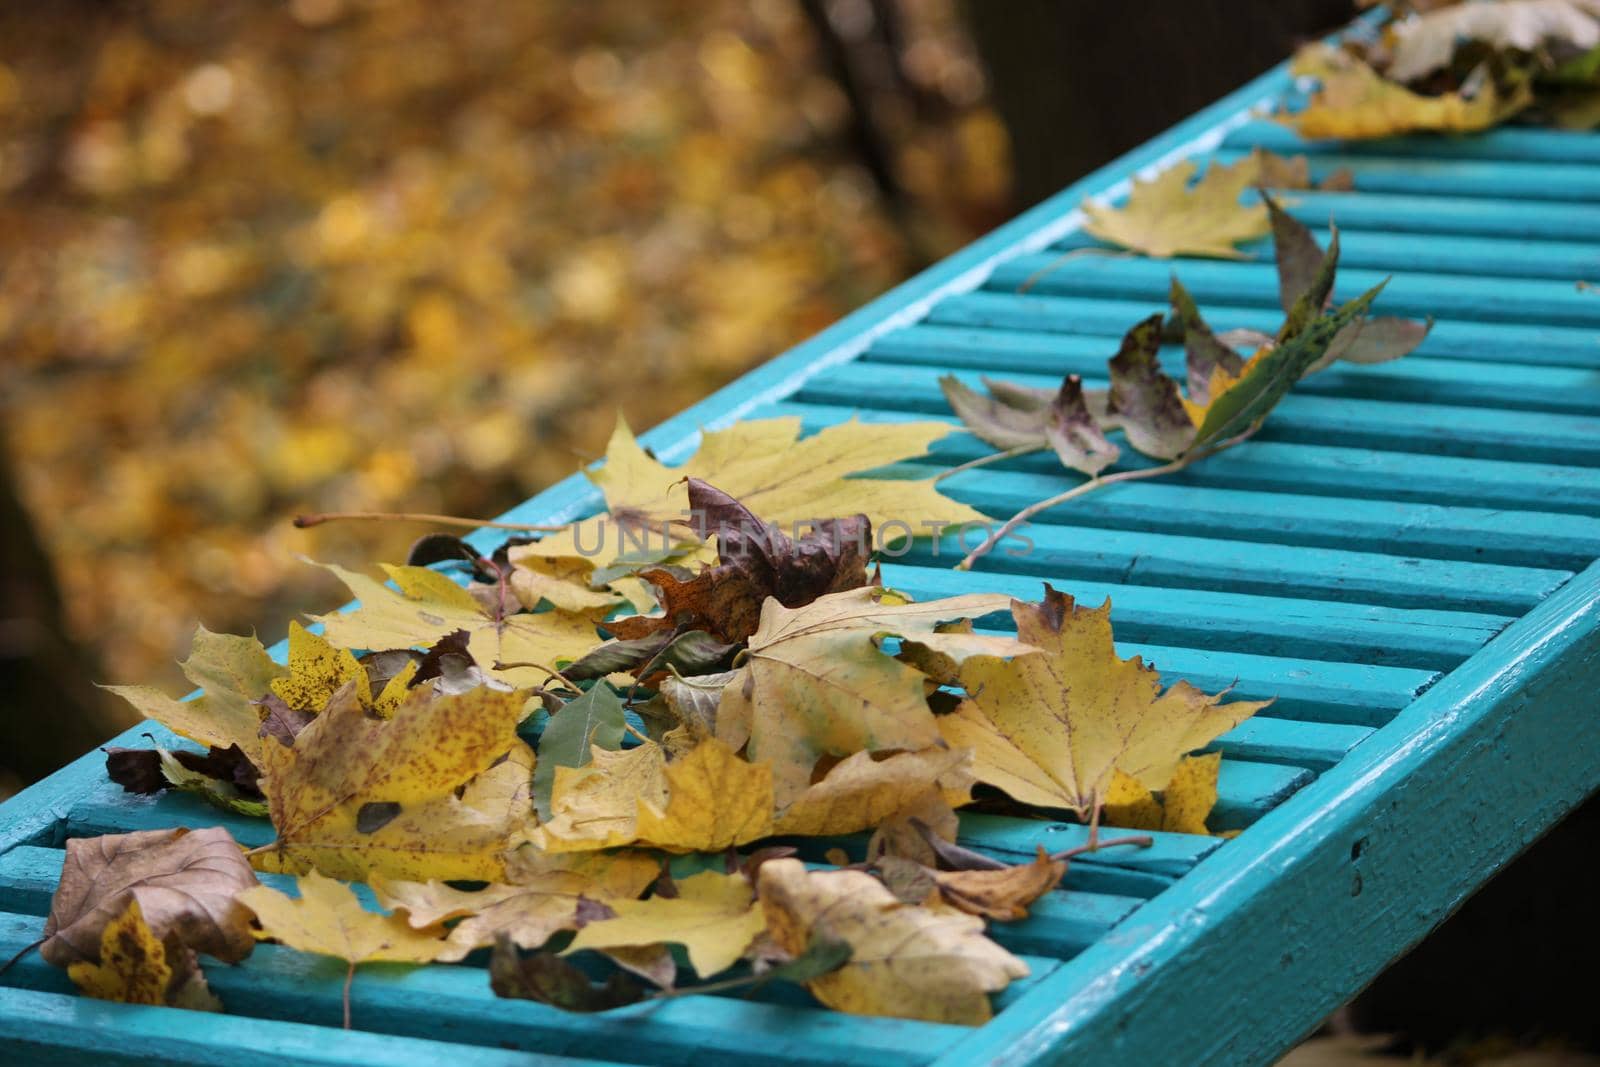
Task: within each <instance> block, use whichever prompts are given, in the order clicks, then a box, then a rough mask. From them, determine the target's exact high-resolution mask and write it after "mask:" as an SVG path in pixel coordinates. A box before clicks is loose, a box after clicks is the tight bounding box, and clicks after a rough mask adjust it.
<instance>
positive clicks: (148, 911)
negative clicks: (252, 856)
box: [39, 826, 256, 967]
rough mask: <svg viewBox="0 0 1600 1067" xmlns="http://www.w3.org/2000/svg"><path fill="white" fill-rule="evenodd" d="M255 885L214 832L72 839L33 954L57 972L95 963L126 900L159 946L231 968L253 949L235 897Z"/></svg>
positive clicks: (226, 839)
mask: <svg viewBox="0 0 1600 1067" xmlns="http://www.w3.org/2000/svg"><path fill="white" fill-rule="evenodd" d="M254 885H256V876H255V872H254V871H252V870H251V869H250V865H249V864H248V863H246V862H245V859H244V856H243V854H242V853H241V852H240V851H239V846H238V844H237V843H235V842H234V840H233V837H232V836H231V835H229V833H228V831H226V830H224V829H222V828H221V827H220V826H216V827H209V828H207V829H204V830H193V831H190V830H184V829H176V830H143V831H139V832H137V833H131V834H107V835H105V836H103V837H78V838H71V839H69V840H68V841H67V847H66V859H65V861H64V862H63V863H62V867H61V881H60V884H59V885H58V886H57V888H56V893H55V896H54V898H52V899H51V901H50V917H49V918H48V919H47V920H45V926H44V936H45V940H44V942H43V944H41V945H40V947H39V954H40V955H41V956H43V957H44V958H45V959H46V960H47V961H48V962H50V963H53V964H55V965H56V966H57V967H65V966H68V965H69V964H72V963H76V962H79V961H81V960H88V961H93V960H96V959H98V958H99V955H100V947H101V937H102V935H103V933H104V930H105V927H106V924H107V923H109V922H110V921H111V920H112V919H113V918H115V917H117V916H119V915H122V914H123V913H124V912H126V911H127V910H128V902H129V901H130V900H131V901H137V902H138V904H139V911H140V922H141V923H142V924H143V925H145V926H147V927H148V928H149V929H150V931H151V932H152V934H153V935H154V937H155V938H156V939H157V940H158V941H161V942H164V943H167V944H175V945H182V946H184V947H186V948H188V949H190V950H191V951H194V952H203V953H205V954H206V955H208V956H215V957H216V958H217V959H219V960H223V961H225V962H227V963H237V962H239V961H240V960H242V959H244V958H245V957H246V956H248V955H249V954H250V950H251V948H252V947H253V946H254V944H255V942H254V939H253V938H252V937H251V935H250V914H249V912H247V911H246V910H245V909H244V908H242V907H240V905H239V904H238V902H237V899H236V898H237V895H238V893H239V892H240V891H241V890H243V889H247V888H249V887H251V886H254Z"/></svg>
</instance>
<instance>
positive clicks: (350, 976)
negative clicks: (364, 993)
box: [344, 960, 356, 1030]
mask: <svg viewBox="0 0 1600 1067" xmlns="http://www.w3.org/2000/svg"><path fill="white" fill-rule="evenodd" d="M349 963H350V966H349V968H348V969H346V970H345V972H344V1028H345V1029H346V1030H348V1029H350V984H351V983H352V982H354V981H355V980H356V961H355V960H350V961H349Z"/></svg>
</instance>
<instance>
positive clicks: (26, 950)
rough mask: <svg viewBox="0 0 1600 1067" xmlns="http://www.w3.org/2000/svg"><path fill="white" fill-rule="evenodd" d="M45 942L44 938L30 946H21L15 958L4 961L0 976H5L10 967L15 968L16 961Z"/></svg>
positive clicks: (0, 968)
mask: <svg viewBox="0 0 1600 1067" xmlns="http://www.w3.org/2000/svg"><path fill="white" fill-rule="evenodd" d="M45 941H46V938H43V937H41V938H40V939H39V940H37V941H35V942H33V943H32V944H28V945H23V946H22V951H21V952H19V953H17V954H16V955H15V956H12V957H11V958H10V959H9V960H6V964H5V966H4V967H0V974H5V973H6V972H7V971H9V970H10V969H11V968H12V967H14V966H16V963H17V961H18V960H20V959H22V957H24V956H26V955H27V954H28V953H30V952H32V951H33V950H34V949H36V948H38V947H39V946H40V945H42V944H44V943H45Z"/></svg>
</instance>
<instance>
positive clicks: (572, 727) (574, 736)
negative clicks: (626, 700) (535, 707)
mask: <svg viewBox="0 0 1600 1067" xmlns="http://www.w3.org/2000/svg"><path fill="white" fill-rule="evenodd" d="M626 721H627V720H626V718H625V716H624V715H623V710H622V698H621V697H620V696H618V695H617V691H616V690H615V689H612V688H611V687H610V686H609V685H607V684H606V683H605V682H596V683H595V684H594V686H593V688H591V689H590V690H589V691H588V692H586V693H584V694H583V695H582V696H579V697H575V698H573V699H572V700H570V701H568V702H567V703H566V704H565V705H563V706H562V708H561V710H560V711H558V712H556V713H555V714H554V715H551V716H550V721H549V722H548V723H546V724H545V728H544V734H543V736H541V737H540V738H539V758H538V761H537V762H536V763H535V764H534V768H533V804H534V807H535V808H537V809H538V812H539V818H540V819H542V820H545V821H548V820H549V819H550V815H551V811H550V792H551V790H552V789H554V788H555V784H556V768H557V767H585V766H588V763H589V750H590V747H591V746H593V745H599V746H600V747H601V748H604V749H610V750H613V751H615V750H616V749H618V748H621V747H622V732H623V724H624V723H625V722H626Z"/></svg>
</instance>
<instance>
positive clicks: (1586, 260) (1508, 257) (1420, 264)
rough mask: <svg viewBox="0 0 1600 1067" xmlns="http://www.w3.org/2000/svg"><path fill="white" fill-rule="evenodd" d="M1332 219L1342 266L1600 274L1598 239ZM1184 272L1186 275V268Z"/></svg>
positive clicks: (1268, 249)
mask: <svg viewBox="0 0 1600 1067" xmlns="http://www.w3.org/2000/svg"><path fill="white" fill-rule="evenodd" d="M1282 195H1283V198H1285V199H1292V198H1294V197H1295V196H1296V195H1298V194H1297V193H1296V192H1294V191H1291V190H1285V191H1284V192H1283V194H1282ZM1328 218H1329V217H1328V216H1324V217H1322V218H1320V219H1317V220H1316V221H1315V222H1313V223H1312V224H1311V228H1312V233H1313V234H1314V236H1315V237H1316V239H1317V243H1318V244H1320V245H1321V246H1322V247H1324V248H1326V247H1328V241H1329V238H1330V236H1331V232H1330V231H1329V230H1328V229H1327V225H1328ZM1332 218H1333V219H1334V222H1335V224H1336V225H1337V226H1338V227H1339V269H1340V270H1341V271H1344V270H1353V269H1365V270H1377V271H1384V272H1394V273H1397V274H1398V273H1403V272H1419V271H1420V272H1425V273H1428V274H1456V275H1462V276H1466V277H1471V276H1479V275H1483V274H1485V273H1487V271H1486V270H1485V267H1486V265H1488V264H1492V265H1493V272H1494V274H1495V276H1496V277H1499V278H1517V279H1545V280H1549V281H1555V282H1559V283H1561V284H1563V285H1567V286H1570V285H1571V284H1572V282H1573V279H1575V278H1594V277H1600V246H1597V245H1596V244H1595V243H1594V242H1587V241H1573V240H1557V239H1551V238H1546V239H1530V238H1527V237H1515V238H1507V237H1465V236H1449V235H1445V234H1432V235H1430V236H1429V237H1428V239H1427V240H1426V241H1419V240H1417V237H1416V235H1415V234H1407V233H1395V232H1393V231H1390V230H1368V229H1360V228H1355V227H1350V226H1348V225H1347V224H1345V223H1344V222H1343V221H1341V220H1340V219H1339V218H1338V216H1336V215H1335V216H1332ZM1051 248H1052V250H1054V251H1055V252H1057V253H1065V252H1075V251H1077V250H1078V249H1083V248H1099V249H1108V246H1107V245H1106V244H1105V243H1103V242H1102V241H1099V240H1098V239H1096V238H1094V237H1092V236H1090V235H1089V234H1087V233H1081V232H1080V233H1072V234H1068V235H1067V236H1066V237H1063V238H1062V239H1061V240H1059V241H1057V242H1056V243H1055V244H1053V245H1052V246H1051ZM1239 249H1240V251H1242V252H1244V253H1245V254H1246V255H1247V256H1249V257H1250V258H1252V259H1255V260H1257V261H1260V262H1265V263H1271V262H1272V256H1273V245H1272V239H1271V238H1270V237H1264V238H1261V239H1260V240H1256V241H1246V242H1243V243H1242V244H1240V245H1239ZM1108 250H1109V249H1108ZM1179 277H1180V278H1182V273H1181V270H1180V273H1179Z"/></svg>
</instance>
